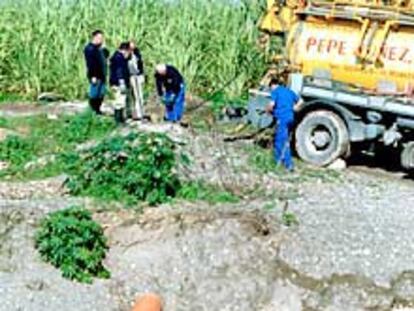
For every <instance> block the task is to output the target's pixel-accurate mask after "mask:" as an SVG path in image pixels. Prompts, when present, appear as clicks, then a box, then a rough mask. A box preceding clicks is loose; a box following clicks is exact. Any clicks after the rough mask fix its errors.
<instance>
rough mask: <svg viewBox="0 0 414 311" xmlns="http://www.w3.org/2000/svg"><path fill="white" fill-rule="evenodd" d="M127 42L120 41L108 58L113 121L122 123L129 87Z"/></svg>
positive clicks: (124, 117) (124, 116)
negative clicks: (112, 95) (112, 92)
mask: <svg viewBox="0 0 414 311" xmlns="http://www.w3.org/2000/svg"><path fill="white" fill-rule="evenodd" d="M129 56H130V52H129V43H128V42H124V43H121V45H120V46H119V48H118V50H117V51H116V52H115V53H114V55H112V57H111V59H110V71H111V77H110V84H111V87H112V89H113V90H114V93H115V121H116V122H117V124H120V123H124V122H125V119H126V115H125V113H126V111H125V108H126V104H127V95H128V88H129V70H128V58H129Z"/></svg>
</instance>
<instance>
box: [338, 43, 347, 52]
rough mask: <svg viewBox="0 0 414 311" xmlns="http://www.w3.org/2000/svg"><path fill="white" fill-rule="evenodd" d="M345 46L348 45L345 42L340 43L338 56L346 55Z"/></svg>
mask: <svg viewBox="0 0 414 311" xmlns="http://www.w3.org/2000/svg"><path fill="white" fill-rule="evenodd" d="M345 44H346V42H345V41H341V42H339V47H338V54H339V55H346V46H345Z"/></svg>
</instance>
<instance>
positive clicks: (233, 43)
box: [0, 0, 266, 98]
mask: <svg viewBox="0 0 414 311" xmlns="http://www.w3.org/2000/svg"><path fill="white" fill-rule="evenodd" d="M261 5H264V3H263V4H258V2H257V1H255V0H240V1H237V2H236V1H231V0H229V1H223V0H210V1H206V0H179V1H166V0H165V1H162V0H125V1H118V0H86V1H74V0H65V1H49V0H3V1H2V2H1V4H0V6H1V14H0V89H2V90H3V92H7V93H10V94H20V95H24V96H27V95H31V96H32V97H33V96H35V95H36V94H39V93H40V92H54V93H57V94H62V95H64V96H65V97H66V98H75V97H76V98H79V97H83V96H84V95H85V94H86V85H85V82H86V81H85V80H86V78H85V67H84V61H83V55H82V50H83V47H84V45H85V44H86V43H87V42H88V40H89V35H90V32H91V31H92V30H94V29H96V28H99V29H103V30H104V31H105V33H106V37H107V46H108V47H109V48H110V50H111V51H112V52H113V51H114V50H115V47H116V46H118V44H119V43H120V42H121V41H123V40H128V39H130V38H134V39H135V40H136V41H137V42H138V44H139V47H140V48H141V50H142V53H143V55H144V58H145V62H146V68H147V72H148V76H149V78H150V79H151V80H152V74H151V73H150V72H151V70H152V69H151V68H152V67H153V66H154V65H155V64H156V63H158V62H167V63H172V64H174V65H176V66H177V68H179V69H180V70H181V71H182V72H183V74H184V76H185V77H186V81H187V83H188V86H189V89H190V90H191V91H192V92H193V93H197V94H203V93H212V92H213V91H216V90H219V89H221V88H222V87H223V86H225V90H223V91H224V92H225V93H226V94H227V95H232V96H234V95H240V94H241V91H242V90H243V89H247V88H248V87H249V86H250V85H251V84H256V82H257V80H258V79H259V78H260V77H261V76H262V75H263V73H264V71H265V69H266V68H265V60H264V57H262V53H261V51H259V50H258V47H257V45H256V41H257V37H258V30H257V20H258V19H259V17H260V15H261V13H262V7H261ZM120 17H122V18H120ZM17 34H18V35H17ZM152 85H153V84H152V82H151V81H150V83H149V84H148V86H149V87H152Z"/></svg>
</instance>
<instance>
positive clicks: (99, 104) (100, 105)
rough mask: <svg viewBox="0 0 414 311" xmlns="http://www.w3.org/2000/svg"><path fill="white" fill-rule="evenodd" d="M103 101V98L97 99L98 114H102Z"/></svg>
mask: <svg viewBox="0 0 414 311" xmlns="http://www.w3.org/2000/svg"><path fill="white" fill-rule="evenodd" d="M103 101H104V99H103V98H98V99H97V100H96V114H98V115H101V114H102V111H101V107H102V103H103Z"/></svg>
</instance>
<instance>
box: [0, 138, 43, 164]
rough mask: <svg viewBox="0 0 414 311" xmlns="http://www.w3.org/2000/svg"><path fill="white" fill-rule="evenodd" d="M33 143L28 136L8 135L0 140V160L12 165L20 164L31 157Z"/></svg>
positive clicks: (34, 147) (33, 147) (33, 148)
mask: <svg viewBox="0 0 414 311" xmlns="http://www.w3.org/2000/svg"><path fill="white" fill-rule="evenodd" d="M35 150H36V146H35V143H34V142H33V141H31V140H30V139H28V138H24V137H21V136H17V135H10V136H8V137H6V139H5V140H4V141H2V142H0V160H1V161H7V162H9V163H10V164H12V165H13V166H20V165H22V164H24V163H26V162H27V161H29V160H31V159H33V153H34V152H35Z"/></svg>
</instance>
